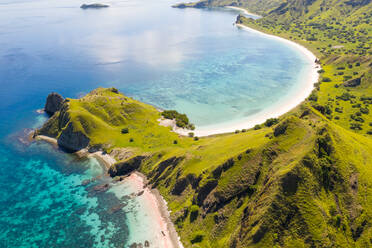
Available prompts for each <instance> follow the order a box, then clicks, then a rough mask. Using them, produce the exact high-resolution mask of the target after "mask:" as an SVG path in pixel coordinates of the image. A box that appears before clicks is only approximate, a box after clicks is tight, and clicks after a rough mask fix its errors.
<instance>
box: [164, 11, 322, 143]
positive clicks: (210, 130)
mask: <svg viewBox="0 0 372 248" xmlns="http://www.w3.org/2000/svg"><path fill="white" fill-rule="evenodd" d="M242 10H244V9H242ZM236 26H237V27H238V28H241V29H243V30H247V31H249V32H254V33H257V34H259V35H262V36H266V37H268V38H270V39H276V40H279V41H281V42H284V43H286V44H288V45H289V46H292V47H293V48H295V49H297V50H298V51H300V52H301V53H302V54H303V55H305V57H306V58H307V60H308V61H309V64H310V66H311V68H309V69H310V70H309V72H308V75H307V76H306V78H304V82H303V86H302V88H301V90H300V91H298V92H296V93H295V94H291V95H288V96H287V98H288V100H287V101H286V102H284V103H278V104H276V105H274V106H271V107H269V108H267V109H265V110H263V111H260V112H258V113H256V114H253V115H251V116H249V117H248V118H246V119H242V120H237V121H232V122H225V123H221V124H216V125H208V126H204V127H196V129H195V130H193V131H192V130H187V129H183V128H179V127H177V126H176V125H175V122H163V123H162V125H163V126H170V127H171V128H172V130H173V131H174V132H176V133H178V134H180V135H183V136H187V135H188V134H189V133H190V132H193V133H194V135H195V136H198V137H203V136H210V135H214V134H223V133H232V132H235V130H242V129H249V128H253V127H254V126H255V125H257V124H261V123H264V122H265V121H266V120H267V119H269V118H277V117H279V116H281V115H283V114H285V113H287V112H289V111H290V110H292V109H294V108H295V107H297V106H298V105H299V104H300V103H302V102H303V101H304V100H305V99H306V98H307V97H308V96H309V95H310V94H311V92H312V91H313V89H314V84H315V83H317V82H318V80H319V73H318V70H320V69H321V67H320V65H318V64H317V63H315V61H316V60H317V57H316V56H315V55H314V54H313V53H312V52H310V51H309V50H308V49H307V48H305V47H304V46H302V45H300V44H298V43H296V42H293V41H290V40H287V39H284V38H282V37H279V36H275V35H271V34H266V33H263V32H261V31H258V30H256V29H253V28H249V27H246V26H244V25H241V24H236Z"/></svg>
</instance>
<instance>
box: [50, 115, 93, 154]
mask: <svg viewBox="0 0 372 248" xmlns="http://www.w3.org/2000/svg"><path fill="white" fill-rule="evenodd" d="M57 142H58V146H59V147H61V148H62V149H64V150H65V151H66V152H77V151H79V150H81V149H83V148H86V147H87V146H88V145H89V142H90V139H89V138H88V137H87V136H85V134H84V133H83V132H81V131H74V127H73V124H72V122H70V123H69V124H68V126H67V127H66V128H65V129H63V130H62V132H61V134H60V136H59V137H58V140H57Z"/></svg>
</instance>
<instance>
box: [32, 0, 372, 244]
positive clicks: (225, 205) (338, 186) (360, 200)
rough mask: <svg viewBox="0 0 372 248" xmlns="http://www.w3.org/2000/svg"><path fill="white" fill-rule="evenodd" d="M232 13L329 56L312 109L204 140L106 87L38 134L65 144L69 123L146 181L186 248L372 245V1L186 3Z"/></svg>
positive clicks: (117, 170)
mask: <svg viewBox="0 0 372 248" xmlns="http://www.w3.org/2000/svg"><path fill="white" fill-rule="evenodd" d="M234 3H235V4H234ZM225 5H236V6H243V7H248V9H249V10H251V11H255V12H257V13H260V14H261V15H263V16H264V17H263V18H261V19H259V20H256V21H255V20H253V19H248V18H245V17H243V16H239V17H238V19H237V23H239V24H243V25H247V26H250V27H253V28H255V29H259V30H261V31H264V32H267V33H272V34H275V35H279V36H282V37H285V38H287V39H291V40H294V41H296V42H298V43H300V44H302V45H305V46H306V47H308V48H309V49H310V50H311V51H313V52H314V53H315V54H316V55H317V56H318V58H320V61H319V63H321V65H322V70H321V71H319V73H321V82H319V83H318V84H317V85H316V89H315V90H314V92H313V93H312V94H311V95H310V96H309V98H308V100H307V101H305V102H304V103H303V104H301V105H300V106H299V107H298V108H296V109H295V110H293V111H291V112H290V113H288V114H286V115H284V116H282V117H281V118H279V119H272V120H268V121H267V122H266V123H265V124H264V125H258V126H256V127H255V128H254V129H253V130H244V132H236V133H234V134H224V135H216V136H212V137H205V138H200V139H198V140H194V139H192V138H189V137H181V136H178V135H177V134H175V133H173V132H170V129H169V128H166V127H161V126H159V125H158V121H157V119H158V118H160V116H161V114H160V113H159V112H157V111H156V109H155V108H153V107H151V106H148V105H145V104H143V103H140V102H137V101H135V100H133V99H130V98H128V97H126V96H124V95H122V94H120V93H118V92H113V91H112V90H111V89H97V90H95V91H93V92H91V93H90V94H88V95H87V96H85V97H83V98H82V99H77V100H73V99H69V100H68V102H65V103H64V107H63V108H62V110H61V111H59V112H57V113H56V114H54V115H53V116H52V118H51V119H50V120H49V121H48V122H47V123H46V124H45V126H44V127H43V128H42V129H41V130H39V133H41V134H46V135H49V136H52V137H57V138H58V137H60V136H61V134H62V133H63V132H64V130H66V129H67V128H68V125H71V126H72V127H73V129H74V130H75V131H77V132H81V133H82V134H84V135H85V136H86V137H88V139H89V145H88V148H89V150H92V151H95V150H104V151H106V152H108V153H110V154H111V155H112V156H114V157H116V159H117V160H118V161H119V162H118V163H117V164H115V165H114V166H112V168H110V171H109V172H110V174H111V175H112V176H118V175H124V174H126V173H130V172H131V171H133V170H139V171H141V172H143V173H144V174H146V175H147V177H148V178H149V180H150V184H151V185H152V186H153V187H157V188H158V189H159V190H160V192H161V194H162V195H163V196H164V198H165V199H166V200H167V202H168V206H169V208H170V210H171V211H172V212H171V215H172V216H171V217H172V219H173V221H174V223H175V224H176V227H177V229H178V231H179V234H180V236H181V239H182V243H183V244H184V246H185V247H203V248H204V247H370V246H372V239H371V237H372V223H371V221H370V220H371V215H372V212H371V211H372V208H371V206H372V190H371V189H372V185H371V184H372V180H371V178H372V170H371V169H372V168H371V165H372V138H371V136H370V135H371V134H372V115H371V113H370V109H369V106H370V105H371V103H372V102H371V101H372V94H371V93H372V90H371V87H372V86H371V78H372V76H371V70H372V69H371V65H372V61H371V47H370V46H371V44H370V40H371V25H370V20H371V13H372V11H371V1H369V0H357V1H348V0H337V1H336V0H330V1H323V0H311V1H309V0H287V1H284V0H283V1H280V0H278V1H273V0H263V1H256V0H252V1H237V2H235V1H234V2H228V1H227V2H225V1H219V0H211V1H208V2H203V1H202V2H201V3H200V2H199V4H198V3H197V4H189V5H187V6H184V7H188V6H195V7H208V6H225ZM263 6H264V7H263ZM70 123H72V124H70ZM123 129H127V131H128V132H124V133H122V132H121V131H122V130H123Z"/></svg>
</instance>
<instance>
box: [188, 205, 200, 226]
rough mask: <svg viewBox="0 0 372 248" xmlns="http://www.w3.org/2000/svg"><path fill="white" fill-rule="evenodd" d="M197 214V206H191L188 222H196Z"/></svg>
mask: <svg viewBox="0 0 372 248" xmlns="http://www.w3.org/2000/svg"><path fill="white" fill-rule="evenodd" d="M198 214H199V207H198V206H197V205H192V206H191V207H190V222H193V221H194V220H196V218H198Z"/></svg>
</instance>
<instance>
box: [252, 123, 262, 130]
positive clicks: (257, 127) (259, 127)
mask: <svg viewBox="0 0 372 248" xmlns="http://www.w3.org/2000/svg"><path fill="white" fill-rule="evenodd" d="M253 129H254V130H258V129H261V125H258V124H257V125H255V126H254V127H253Z"/></svg>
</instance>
